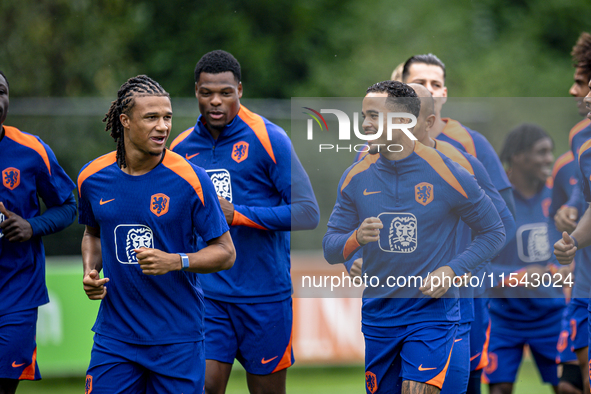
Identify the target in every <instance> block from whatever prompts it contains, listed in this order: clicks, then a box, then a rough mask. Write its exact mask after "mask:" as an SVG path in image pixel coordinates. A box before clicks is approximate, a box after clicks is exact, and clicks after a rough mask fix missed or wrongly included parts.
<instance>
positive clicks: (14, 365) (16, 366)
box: [12, 361, 25, 368]
mask: <svg viewBox="0 0 591 394" xmlns="http://www.w3.org/2000/svg"><path fill="white" fill-rule="evenodd" d="M23 365H25V363H22V364H16V361H13V362H12V367H13V368H18V367H22V366H23Z"/></svg>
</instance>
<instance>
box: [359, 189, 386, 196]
mask: <svg viewBox="0 0 591 394" xmlns="http://www.w3.org/2000/svg"><path fill="white" fill-rule="evenodd" d="M381 192H382V191H381V190H380V191H379V192H368V191H367V189H365V190H364V191H363V195H364V196H369V195H370V194H376V193H381Z"/></svg>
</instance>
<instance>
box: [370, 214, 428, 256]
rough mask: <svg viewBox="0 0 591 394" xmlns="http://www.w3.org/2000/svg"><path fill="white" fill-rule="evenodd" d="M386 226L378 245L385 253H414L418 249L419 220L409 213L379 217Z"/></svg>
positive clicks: (380, 215) (381, 232) (381, 215)
mask: <svg viewBox="0 0 591 394" xmlns="http://www.w3.org/2000/svg"><path fill="white" fill-rule="evenodd" d="M378 218H379V219H380V220H381V221H382V223H383V224H384V229H383V230H381V231H380V239H379V241H378V244H379V246H380V249H382V250H383V251H384V252H392V253H412V252H414V251H415V250H416V248H417V235H418V232H417V218H416V216H415V215H413V214H412V213H407V212H401V213H398V212H393V213H391V212H386V213H381V214H379V215H378Z"/></svg>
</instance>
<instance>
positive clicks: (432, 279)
mask: <svg viewBox="0 0 591 394" xmlns="http://www.w3.org/2000/svg"><path fill="white" fill-rule="evenodd" d="M455 276H456V274H455V272H454V270H452V269H451V268H450V267H449V266H448V265H444V266H443V267H439V268H437V269H436V270H435V271H433V272H431V273H430V274H429V275H427V278H425V280H424V281H423V286H422V287H419V290H420V291H421V292H422V293H423V294H424V295H427V296H431V297H432V298H441V297H442V296H443V295H444V294H445V293H447V291H448V290H449V288H450V287H451V283H452V280H454V278H455Z"/></svg>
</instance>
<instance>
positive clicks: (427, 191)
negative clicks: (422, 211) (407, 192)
mask: <svg viewBox="0 0 591 394" xmlns="http://www.w3.org/2000/svg"><path fill="white" fill-rule="evenodd" d="M415 200H416V201H417V202H418V203H419V204H421V205H423V206H426V205H427V204H429V203H430V202H431V201H433V185H432V184H430V183H427V182H421V183H419V184H416V185H415Z"/></svg>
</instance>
